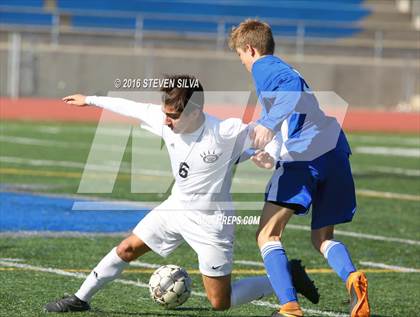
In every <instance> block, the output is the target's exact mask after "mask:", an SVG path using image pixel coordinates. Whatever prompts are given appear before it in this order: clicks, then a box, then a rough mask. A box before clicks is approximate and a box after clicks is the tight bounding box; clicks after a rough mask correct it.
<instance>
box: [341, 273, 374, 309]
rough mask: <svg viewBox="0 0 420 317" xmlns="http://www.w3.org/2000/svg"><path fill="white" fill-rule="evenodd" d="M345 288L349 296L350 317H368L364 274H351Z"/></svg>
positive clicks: (366, 288) (366, 287) (366, 284)
mask: <svg viewBox="0 0 420 317" xmlns="http://www.w3.org/2000/svg"><path fill="white" fill-rule="evenodd" d="M346 287H347V290H348V292H349V295H350V316H351V317H370V308H369V302H368V281H367V278H366V275H365V273H363V272H359V271H356V272H353V273H351V274H350V275H349V277H348V278H347V282H346Z"/></svg>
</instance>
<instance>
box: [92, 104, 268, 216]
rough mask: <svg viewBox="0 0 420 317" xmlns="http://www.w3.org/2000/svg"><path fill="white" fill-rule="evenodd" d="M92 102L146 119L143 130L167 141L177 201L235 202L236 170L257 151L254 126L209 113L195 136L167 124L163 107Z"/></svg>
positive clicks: (208, 205)
mask: <svg viewBox="0 0 420 317" xmlns="http://www.w3.org/2000/svg"><path fill="white" fill-rule="evenodd" d="M86 102H87V103H88V104H91V105H96V106H99V107H102V108H104V109H108V110H111V111H114V112H117V113H119V114H123V115H126V116H131V117H134V118H137V119H140V120H141V121H142V123H141V126H142V127H143V128H145V129H147V130H148V131H150V132H152V133H154V134H156V135H158V136H161V137H162V138H163V139H164V141H165V144H166V147H167V149H168V153H169V157H170V161H171V166H172V173H173V176H174V178H175V184H174V187H173V189H172V195H173V196H175V197H177V198H178V199H179V200H181V201H185V202H189V204H188V205H189V206H190V207H191V208H192V209H196V210H197V209H199V210H215V209H219V208H223V207H222V205H223V203H229V202H230V200H231V198H230V188H231V183H232V169H233V166H234V164H235V163H236V161H237V160H238V158H239V156H240V155H241V154H242V153H243V150H244V149H247V148H249V147H250V146H251V140H250V138H249V136H248V135H249V132H250V130H251V129H252V126H251V125H247V124H244V123H243V122H242V121H241V120H240V119H237V118H231V119H226V120H219V119H217V118H215V117H213V116H210V115H208V114H205V122H204V124H203V125H202V126H201V127H200V128H198V129H197V130H196V131H195V132H193V133H190V134H177V133H174V132H173V131H172V130H171V129H170V128H169V127H168V126H166V125H164V124H163V122H164V119H165V114H164V113H163V112H162V107H161V106H160V105H153V104H144V103H137V102H134V101H130V100H126V99H122V98H112V97H96V96H90V97H87V100H86ZM267 149H270V151H271V152H273V151H276V145H273V144H272V143H271V144H270V145H268V146H267ZM218 202H223V203H222V204H219V203H218Z"/></svg>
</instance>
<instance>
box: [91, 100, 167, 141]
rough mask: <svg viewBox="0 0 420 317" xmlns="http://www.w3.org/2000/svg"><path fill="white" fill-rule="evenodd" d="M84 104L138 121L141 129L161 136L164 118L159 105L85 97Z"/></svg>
mask: <svg viewBox="0 0 420 317" xmlns="http://www.w3.org/2000/svg"><path fill="white" fill-rule="evenodd" d="M86 103H87V104H89V105H93V106H97V107H100V108H103V109H106V110H110V111H112V112H115V113H118V114H121V115H124V116H128V117H132V118H135V119H139V120H140V121H141V127H142V128H144V129H146V130H148V131H150V132H152V133H154V134H157V135H159V136H161V135H162V128H163V121H164V119H165V116H164V114H163V112H162V110H161V106H160V105H154V104H151V103H140V102H135V101H132V100H128V99H124V98H114V97H98V96H88V97H86Z"/></svg>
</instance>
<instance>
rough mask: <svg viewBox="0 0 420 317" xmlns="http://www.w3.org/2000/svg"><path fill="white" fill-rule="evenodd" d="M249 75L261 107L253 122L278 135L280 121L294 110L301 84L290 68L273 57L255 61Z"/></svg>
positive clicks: (299, 94) (300, 92) (301, 81)
mask: <svg viewBox="0 0 420 317" xmlns="http://www.w3.org/2000/svg"><path fill="white" fill-rule="evenodd" d="M252 75H253V78H254V82H255V86H256V90H257V94H258V96H259V101H260V103H261V105H262V107H263V109H262V112H261V118H260V119H259V120H258V121H257V122H258V123H259V124H261V125H263V126H265V127H266V128H269V129H271V130H273V131H274V132H278V131H279V130H280V127H281V124H282V123H283V121H284V120H285V119H286V118H287V117H288V116H289V115H290V114H291V113H292V112H293V111H294V109H295V108H296V105H297V104H298V102H299V100H300V97H301V94H302V91H304V85H305V82H304V80H303V79H302V78H301V77H300V76H299V74H298V73H297V72H296V71H294V70H293V68H291V67H290V66H289V65H287V64H285V63H284V62H282V61H281V60H280V59H278V58H277V57H274V56H267V57H264V58H262V59H260V60H258V61H256V62H255V63H254V65H253V68H252Z"/></svg>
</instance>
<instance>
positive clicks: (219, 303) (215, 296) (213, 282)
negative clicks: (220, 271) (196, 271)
mask: <svg viewBox="0 0 420 317" xmlns="http://www.w3.org/2000/svg"><path fill="white" fill-rule="evenodd" d="M230 284H231V275H230V274H228V275H225V276H206V275H203V285H204V289H205V290H206V294H207V298H208V300H209V302H210V304H211V306H212V307H213V309H215V310H226V309H229V308H230V306H231V303H230V293H231V285H230Z"/></svg>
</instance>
